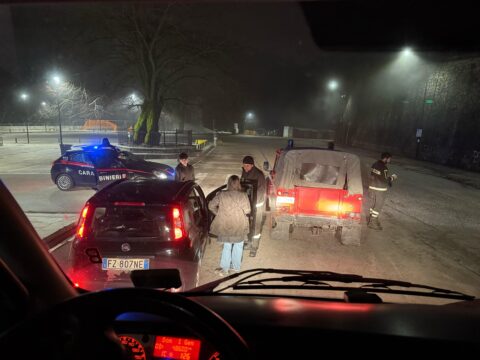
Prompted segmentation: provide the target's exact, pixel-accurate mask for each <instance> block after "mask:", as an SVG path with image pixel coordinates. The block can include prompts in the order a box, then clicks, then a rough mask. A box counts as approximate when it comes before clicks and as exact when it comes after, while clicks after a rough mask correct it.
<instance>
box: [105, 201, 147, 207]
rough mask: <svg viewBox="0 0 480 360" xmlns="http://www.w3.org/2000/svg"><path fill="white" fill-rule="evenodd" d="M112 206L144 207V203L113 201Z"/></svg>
mask: <svg viewBox="0 0 480 360" xmlns="http://www.w3.org/2000/svg"><path fill="white" fill-rule="evenodd" d="M113 205H114V206H145V203H144V202H134V201H115V202H114V203H113Z"/></svg>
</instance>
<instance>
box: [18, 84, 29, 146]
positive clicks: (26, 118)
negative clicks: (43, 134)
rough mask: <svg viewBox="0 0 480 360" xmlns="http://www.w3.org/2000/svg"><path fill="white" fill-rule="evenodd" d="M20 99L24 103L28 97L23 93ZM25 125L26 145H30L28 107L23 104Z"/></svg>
mask: <svg viewBox="0 0 480 360" xmlns="http://www.w3.org/2000/svg"><path fill="white" fill-rule="evenodd" d="M20 98H21V99H22V101H23V102H24V103H26V102H27V100H28V95H27V94H25V93H23V94H21V95H20ZM25 125H26V127H27V144H30V132H29V130H28V106H27V105H26V104H25Z"/></svg>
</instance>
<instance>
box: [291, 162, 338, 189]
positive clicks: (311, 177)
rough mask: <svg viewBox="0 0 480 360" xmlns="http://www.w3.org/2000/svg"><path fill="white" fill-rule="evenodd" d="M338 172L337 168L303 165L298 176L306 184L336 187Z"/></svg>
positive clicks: (310, 164) (312, 164) (311, 164)
mask: <svg viewBox="0 0 480 360" xmlns="http://www.w3.org/2000/svg"><path fill="white" fill-rule="evenodd" d="M339 172H340V167H338V166H332V165H321V164H315V163H303V164H302V167H301V168H300V174H299V176H300V180H303V181H306V182H311V183H320V184H328V185H337V180H338V173H339Z"/></svg>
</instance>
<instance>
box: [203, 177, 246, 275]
mask: <svg viewBox="0 0 480 360" xmlns="http://www.w3.org/2000/svg"><path fill="white" fill-rule="evenodd" d="M208 209H209V210H210V211H211V212H212V213H214V214H215V218H214V219H213V222H212V226H211V227H210V232H211V233H212V234H214V235H217V238H218V241H219V242H221V243H223V251H222V257H221V259H220V267H219V268H217V269H216V273H217V274H218V275H220V276H225V275H228V273H229V272H238V271H240V267H241V265H242V255H243V243H244V241H245V239H246V237H247V234H248V232H249V226H248V219H247V215H248V214H249V213H250V200H249V199H248V196H247V194H246V193H245V192H243V191H242V186H241V184H240V178H239V177H238V176H237V175H232V176H230V177H229V178H228V183H227V190H226V191H220V192H219V193H218V194H217V195H216V196H215V197H214V198H213V199H212V200H211V201H210V203H209V204H208Z"/></svg>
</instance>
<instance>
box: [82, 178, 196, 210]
mask: <svg viewBox="0 0 480 360" xmlns="http://www.w3.org/2000/svg"><path fill="white" fill-rule="evenodd" d="M194 185H195V183H194V182H193V181H186V182H179V181H171V180H159V179H135V180H120V181H118V182H115V183H112V184H111V185H109V186H107V187H105V188H104V189H102V190H101V191H99V192H98V193H96V194H95V195H94V196H93V197H92V198H90V200H89V202H91V203H94V204H107V203H112V202H116V201H119V202H144V203H146V204H155V205H164V204H170V203H174V202H181V201H182V200H183V197H185V196H186V195H187V194H188V193H189V191H190V190H191V188H192V187H193V186H194Z"/></svg>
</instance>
